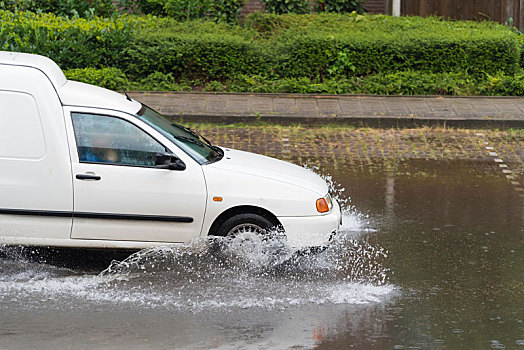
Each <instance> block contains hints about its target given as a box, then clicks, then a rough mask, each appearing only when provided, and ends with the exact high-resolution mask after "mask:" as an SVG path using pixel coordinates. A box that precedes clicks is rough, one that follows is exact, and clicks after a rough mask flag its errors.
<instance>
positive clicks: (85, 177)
mask: <svg viewBox="0 0 524 350" xmlns="http://www.w3.org/2000/svg"><path fill="white" fill-rule="evenodd" d="M76 178H77V179H78V180H96V181H98V180H100V179H102V178H101V177H100V176H98V175H90V174H76Z"/></svg>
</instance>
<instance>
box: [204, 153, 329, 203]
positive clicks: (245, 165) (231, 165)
mask: <svg viewBox="0 0 524 350" xmlns="http://www.w3.org/2000/svg"><path fill="white" fill-rule="evenodd" d="M222 149H223V150H224V158H222V160H220V161H218V162H216V163H212V164H209V165H207V166H209V167H212V168H215V169H220V170H225V171H232V172H235V173H241V174H246V175H250V176H256V177H260V178H265V179H271V180H274V181H279V182H283V183H287V184H290V185H294V186H298V187H301V188H305V189H308V190H311V191H313V192H316V193H317V194H318V195H320V196H324V195H326V194H327V193H328V186H327V184H326V182H325V181H324V180H323V179H322V178H321V177H320V176H319V175H317V174H315V173H314V172H312V171H310V170H307V169H305V168H302V167H299V166H297V165H295V164H291V163H288V162H284V161H282V160H278V159H275V158H271V157H266V156H262V155H260V154H255V153H250V152H243V151H238V150H234V149H229V148H222Z"/></svg>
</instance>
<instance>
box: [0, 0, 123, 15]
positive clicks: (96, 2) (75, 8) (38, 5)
mask: <svg viewBox="0 0 524 350" xmlns="http://www.w3.org/2000/svg"><path fill="white" fill-rule="evenodd" d="M0 10H8V11H32V12H38V13H48V12H51V13H54V14H55V15H57V16H66V17H68V16H73V17H78V16H80V17H93V16H112V15H113V14H114V13H115V11H116V7H115V5H114V4H113V1H112V0H90V1H85V0H2V1H0Z"/></svg>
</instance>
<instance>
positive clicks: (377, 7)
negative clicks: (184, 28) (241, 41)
mask: <svg viewBox="0 0 524 350" xmlns="http://www.w3.org/2000/svg"><path fill="white" fill-rule="evenodd" d="M387 2H388V0H367V1H366V2H365V5H364V6H365V7H366V9H367V10H368V12H370V13H386V11H387ZM256 10H262V4H261V3H260V0H248V1H247V2H246V3H245V4H244V7H243V9H242V12H241V13H242V15H246V14H248V13H251V12H253V11H256Z"/></svg>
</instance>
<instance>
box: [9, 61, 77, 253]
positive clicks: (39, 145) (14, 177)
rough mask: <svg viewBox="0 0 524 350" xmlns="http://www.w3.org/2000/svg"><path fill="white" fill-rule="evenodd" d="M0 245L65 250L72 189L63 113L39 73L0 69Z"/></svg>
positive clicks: (28, 68) (20, 67)
mask: <svg viewBox="0 0 524 350" xmlns="http://www.w3.org/2000/svg"><path fill="white" fill-rule="evenodd" d="M0 76H1V77H2V79H0V243H10V244H36V245H55V243H56V242H58V241H60V242H61V243H60V244H58V245H64V244H66V242H67V241H68V240H69V236H70V232H71V226H72V211H73V184H72V181H71V164H70V157H69V148H68V143H67V136H66V131H65V124H64V118H63V111H62V107H61V104H60V101H59V99H58V96H57V93H56V91H55V89H54V87H53V85H52V84H51V82H50V81H49V79H48V78H47V76H46V75H45V74H44V73H42V72H41V71H40V70H38V69H35V68H31V67H22V66H12V65H8V64H6V65H3V64H2V65H0Z"/></svg>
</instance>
